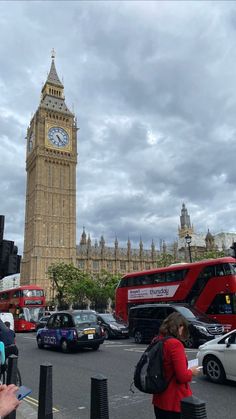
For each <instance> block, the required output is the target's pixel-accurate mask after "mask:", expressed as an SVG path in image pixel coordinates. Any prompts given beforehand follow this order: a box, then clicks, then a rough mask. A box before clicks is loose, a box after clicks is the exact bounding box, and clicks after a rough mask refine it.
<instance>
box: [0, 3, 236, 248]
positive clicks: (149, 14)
mask: <svg viewBox="0 0 236 419" xmlns="http://www.w3.org/2000/svg"><path fill="white" fill-rule="evenodd" d="M0 39H1V40H2V41H1V42H0V56H1V65H0V153H1V154H0V155H1V162H0V176H1V182H0V194H1V195H0V196H1V198H0V214H4V215H5V217H6V219H5V236H4V238H5V239H8V240H14V241H15V243H16V244H17V245H18V247H19V251H20V252H22V250H23V234H24V211H25V183H26V172H25V156H26V140H25V136H26V130H27V126H28V124H29V121H30V118H31V116H32V114H33V113H34V112H35V111H36V109H37V107H38V105H39V101H40V93H41V88H42V83H44V82H45V80H46V78H47V73H48V71H49V69H50V65H51V50H52V48H54V49H55V51H56V59H55V63H56V68H57V72H58V75H59V77H60V78H61V79H63V82H64V86H65V96H66V103H67V106H68V107H69V108H70V109H71V110H73V111H74V112H75V114H76V116H77V118H78V126H79V128H80V130H79V133H78V153H79V164H78V167H77V242H78V241H79V238H80V235H81V231H82V227H83V226H85V228H86V231H87V232H89V233H90V234H91V237H92V239H93V240H94V239H95V238H97V239H98V240H99V239H100V236H101V235H102V234H103V235H104V237H105V240H106V243H107V244H112V243H113V242H114V239H115V236H117V238H118V240H119V243H120V244H121V245H126V242H127V238H128V236H129V237H130V239H131V241H132V242H133V244H134V245H135V244H137V243H138V242H139V240H140V237H141V238H142V240H143V242H144V243H145V246H146V247H149V246H150V243H151V240H152V239H154V241H155V243H156V245H157V247H158V244H159V242H160V240H163V239H164V240H166V242H167V243H168V242H171V241H173V240H174V239H176V237H177V229H178V224H179V215H180V209H181V206H182V203H183V202H185V203H186V205H187V208H188V211H189V213H190V215H191V221H192V222H193V223H194V226H195V229H196V230H197V231H199V232H205V231H206V230H207V228H209V229H210V230H211V232H212V233H218V232H221V231H226V232H235V231H236V169H235V159H236V3H235V2H220V1H217V2H196V1H195V2H189V1H188V2H183V1H181V2H178V1H175V2H168V1H166V2H163V1H161V2H151V1H149V2H147V1H143V2H142V1H138V2H135V1H130V2H126V1H117V2H116V1H104V2H103V1H95V2H93V1H87V2H86V1H83V2H79V1H77V2H76V1H72V2H70V1H65V2H64V1H51V2H50V1H47V2H45V1H32V2H28V1H26V2H24V1H18V2H11V1H7V2H4V1H1V2H0ZM3 40H4V41H3Z"/></svg>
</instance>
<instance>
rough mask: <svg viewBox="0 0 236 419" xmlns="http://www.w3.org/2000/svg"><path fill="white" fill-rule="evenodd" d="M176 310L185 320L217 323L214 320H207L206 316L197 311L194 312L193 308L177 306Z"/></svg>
mask: <svg viewBox="0 0 236 419" xmlns="http://www.w3.org/2000/svg"><path fill="white" fill-rule="evenodd" d="M177 310H178V311H179V312H180V313H181V314H182V315H183V316H184V317H185V318H186V319H189V320H200V321H202V322H205V323H217V322H216V321H215V320H213V319H211V318H209V317H208V316H206V314H204V313H202V312H201V311H199V310H196V309H195V308H192V307H191V308H188V307H183V306H179V307H178V308H177Z"/></svg>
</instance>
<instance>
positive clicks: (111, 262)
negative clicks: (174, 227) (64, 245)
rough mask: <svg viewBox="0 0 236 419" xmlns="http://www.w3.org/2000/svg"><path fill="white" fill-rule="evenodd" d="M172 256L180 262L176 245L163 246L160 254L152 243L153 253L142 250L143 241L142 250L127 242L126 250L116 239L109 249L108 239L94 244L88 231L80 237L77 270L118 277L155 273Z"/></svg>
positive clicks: (149, 250) (163, 243) (140, 245)
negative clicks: (134, 272)
mask: <svg viewBox="0 0 236 419" xmlns="http://www.w3.org/2000/svg"><path fill="white" fill-rule="evenodd" d="M167 252H171V254H172V255H175V258H177V243H173V244H172V245H171V246H169V247H167V246H166V244H165V242H162V244H161V246H160V250H157V249H156V247H155V244H154V241H153V240H152V243H151V246H150V249H144V248H143V242H142V240H141V239H140V242H139V247H138V248H137V249H135V248H132V245H131V241H130V240H129V239H128V241H127V247H120V246H119V243H118V240H117V238H115V241H114V246H106V243H105V239H104V237H103V236H101V238H100V240H99V242H98V241H97V240H95V241H94V243H92V241H91V239H90V235H87V234H86V232H85V229H83V233H82V235H81V239H80V243H79V245H77V252H76V253H77V254H76V266H77V267H78V268H79V269H81V270H83V271H84V272H88V273H92V274H97V273H100V272H102V271H103V270H105V271H107V272H110V273H113V274H116V273H121V274H125V273H126V272H133V271H143V270H148V269H154V268H156V267H158V266H159V260H160V257H161V256H162V255H163V254H165V253H167Z"/></svg>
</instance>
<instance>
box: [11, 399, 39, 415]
mask: <svg viewBox="0 0 236 419" xmlns="http://www.w3.org/2000/svg"><path fill="white" fill-rule="evenodd" d="M37 417H38V409H37V410H36V408H35V409H34V408H33V407H32V406H30V405H29V403H27V402H25V401H24V400H23V401H22V403H21V405H20V406H19V407H18V409H17V410H16V419H37Z"/></svg>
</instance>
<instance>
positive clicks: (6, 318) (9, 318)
mask: <svg viewBox="0 0 236 419" xmlns="http://www.w3.org/2000/svg"><path fill="white" fill-rule="evenodd" d="M0 319H1V320H2V321H3V323H5V322H9V323H10V329H12V330H14V318H13V315H12V313H0Z"/></svg>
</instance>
